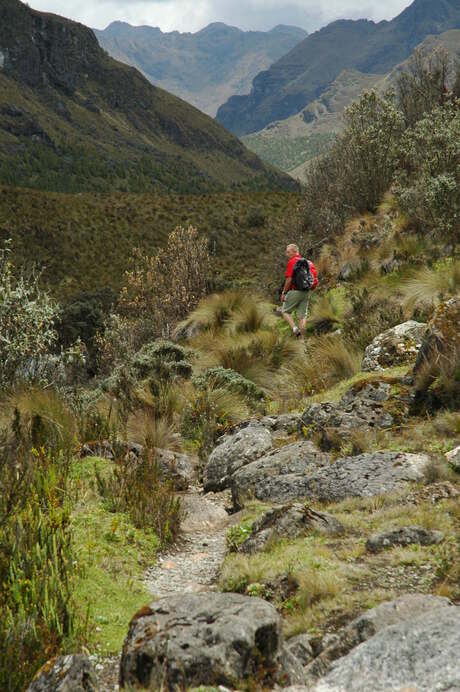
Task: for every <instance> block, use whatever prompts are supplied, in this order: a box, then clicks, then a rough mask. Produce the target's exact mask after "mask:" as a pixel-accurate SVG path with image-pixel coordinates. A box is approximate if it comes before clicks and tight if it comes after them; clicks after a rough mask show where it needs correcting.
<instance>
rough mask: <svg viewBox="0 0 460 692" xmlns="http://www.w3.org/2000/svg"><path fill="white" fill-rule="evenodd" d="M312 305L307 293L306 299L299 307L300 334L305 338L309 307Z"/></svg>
mask: <svg viewBox="0 0 460 692" xmlns="http://www.w3.org/2000/svg"><path fill="white" fill-rule="evenodd" d="M309 303H310V294H309V293H306V294H305V298H304V299H303V300H302V302H301V304H300V305H299V308H298V310H299V312H298V314H299V318H300V319H299V329H300V333H301V335H302V336H303V335H304V334H305V328H306V326H307V315H308V305H309Z"/></svg>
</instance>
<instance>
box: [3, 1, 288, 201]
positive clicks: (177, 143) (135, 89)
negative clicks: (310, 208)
mask: <svg viewBox="0 0 460 692" xmlns="http://www.w3.org/2000/svg"><path fill="white" fill-rule="evenodd" d="M0 55H1V61H0V64H1V68H0V181H1V182H3V183H6V184H10V185H23V186H32V187H37V186H38V187H40V186H42V187H44V189H55V190H61V191H67V192H72V191H82V190H88V191H89V190H100V191H104V190H111V189H113V188H115V189H127V190H131V191H147V190H155V191H157V192H158V191H162V190H163V191H179V192H183V191H191V192H193V191H211V190H218V189H230V188H232V187H235V186H237V187H238V186H240V185H243V186H250V187H253V186H255V187H260V186H262V187H264V188H267V187H281V188H282V187H289V185H290V182H289V180H288V178H287V177H286V176H284V175H283V174H281V173H279V172H278V171H276V170H275V169H272V168H271V167H270V166H266V165H264V164H263V163H262V162H261V161H260V160H259V159H258V158H257V157H256V156H255V155H254V154H252V153H251V152H249V151H248V150H246V149H245V148H244V146H243V145H242V144H241V143H240V142H239V141H238V140H237V139H236V138H234V137H233V136H231V135H230V134H229V133H228V132H226V131H225V130H224V129H223V128H222V127H221V126H220V125H218V124H217V123H216V122H215V121H213V120H212V119H211V118H209V117H208V116H206V115H204V114H202V113H201V112H200V111H198V110H197V109H196V108H194V107H193V106H190V105H189V104H186V103H184V102H183V101H181V100H180V99H178V98H177V97H175V96H172V95H170V94H168V93H166V92H165V91H163V90H162V89H158V88H156V87H154V86H153V85H151V84H150V83H149V82H148V81H147V80H146V79H145V78H144V77H143V76H142V75H141V74H140V73H139V72H138V71H137V70H135V69H134V68H132V67H128V66H126V65H123V64H122V63H118V62H116V61H115V60H113V59H112V58H110V57H109V56H108V55H107V54H106V53H105V51H104V50H103V49H102V48H101V47H100V46H99V44H98V42H97V39H96V37H95V35H94V33H93V32H92V31H91V29H89V28H88V27H85V26H84V25H82V24H79V23H77V22H72V21H70V20H68V19H66V18H64V17H60V16H58V15H53V14H50V13H42V12H38V11H36V10H32V9H31V8H29V7H28V6H27V5H25V4H23V3H22V2H20V1H19V0H2V4H1V6H0Z"/></svg>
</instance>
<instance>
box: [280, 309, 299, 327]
mask: <svg viewBox="0 0 460 692" xmlns="http://www.w3.org/2000/svg"><path fill="white" fill-rule="evenodd" d="M282 316H283V319H284V320H285V321H286V322H287V323H288V325H289V326H290V327H291V329H295V326H296V324H295V321H294V318H293V316H292V315H290V314H289V313H288V312H283V313H282Z"/></svg>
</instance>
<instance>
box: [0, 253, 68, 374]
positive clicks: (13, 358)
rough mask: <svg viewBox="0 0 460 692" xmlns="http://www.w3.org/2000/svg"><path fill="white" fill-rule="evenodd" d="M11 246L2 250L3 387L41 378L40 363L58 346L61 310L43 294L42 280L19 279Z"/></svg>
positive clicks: (0, 341)
mask: <svg viewBox="0 0 460 692" xmlns="http://www.w3.org/2000/svg"><path fill="white" fill-rule="evenodd" d="M10 253H11V250H10V246H9V243H6V245H5V247H4V248H3V249H1V250H0V362H1V368H0V387H9V386H11V385H12V384H14V382H15V381H16V380H18V379H23V380H34V379H39V378H40V375H41V370H40V365H41V363H40V359H41V357H43V356H46V355H47V354H49V353H50V352H51V350H52V348H53V346H54V344H55V342H56V338H57V335H56V332H55V330H54V324H55V322H56V319H57V315H58V310H57V307H56V305H54V303H53V302H52V300H51V299H50V298H49V296H48V295H47V294H46V293H43V292H42V291H40V289H39V286H38V281H39V276H38V275H37V274H33V273H32V274H31V276H30V277H29V278H26V277H25V276H24V275H19V276H18V275H16V274H15V269H14V266H13V265H12V263H11V262H10Z"/></svg>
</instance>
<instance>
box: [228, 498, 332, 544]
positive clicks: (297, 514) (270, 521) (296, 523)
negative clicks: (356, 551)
mask: <svg viewBox="0 0 460 692" xmlns="http://www.w3.org/2000/svg"><path fill="white" fill-rule="evenodd" d="M308 531H318V532H319V533H325V534H328V535H340V534H343V533H344V527H343V525H342V524H341V523H340V521H338V519H336V518H335V517H333V516H332V515H331V514H328V513H327V512H317V511H316V510H314V509H312V508H311V507H307V506H305V505H303V504H300V503H293V504H290V505H282V506H281V507H274V508H273V509H271V510H269V511H268V512H266V513H265V514H264V515H263V516H262V517H261V518H260V519H258V520H257V521H255V522H254V524H253V525H252V531H251V535H250V536H248V537H247V538H246V540H244V541H243V543H241V545H240V547H239V550H240V551H241V552H243V553H255V552H257V551H258V550H263V548H264V547H265V545H266V544H267V543H268V542H269V541H271V540H276V539H280V538H297V537H298V536H302V535H305V534H306V533H307V532H308Z"/></svg>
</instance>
